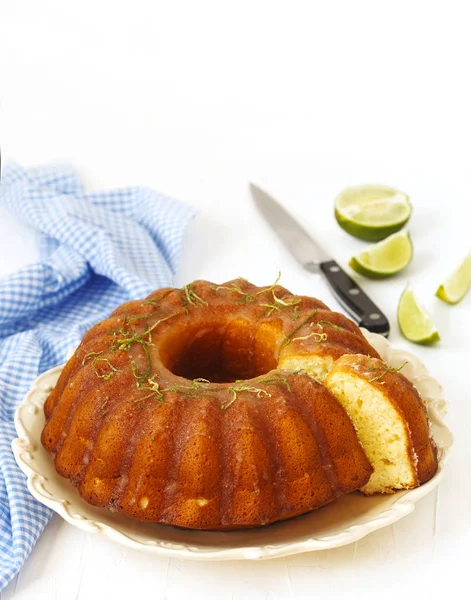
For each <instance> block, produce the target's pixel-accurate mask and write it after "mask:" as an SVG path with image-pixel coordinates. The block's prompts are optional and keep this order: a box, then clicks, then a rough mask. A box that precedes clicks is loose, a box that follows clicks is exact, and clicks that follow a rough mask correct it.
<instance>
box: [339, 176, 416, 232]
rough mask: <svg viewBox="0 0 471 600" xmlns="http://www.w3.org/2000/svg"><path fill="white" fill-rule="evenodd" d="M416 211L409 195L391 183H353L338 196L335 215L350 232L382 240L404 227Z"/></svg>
mask: <svg viewBox="0 0 471 600" xmlns="http://www.w3.org/2000/svg"><path fill="white" fill-rule="evenodd" d="M411 212H412V206H411V203H410V202H409V197H408V196H407V195H406V194H404V192H400V191H399V190H396V189H394V188H392V187H388V186H387V185H358V186H354V187H349V188H347V189H345V190H343V191H342V192H340V194H339V195H338V196H337V198H336V199H335V218H336V219H337V223H338V224H339V225H340V227H342V228H343V229H345V231H346V232H347V233H349V234H350V235H353V236H354V237H356V238H359V239H360V240H366V241H367V242H378V241H380V240H384V238H386V237H388V235H391V234H392V233H396V231H399V230H400V229H402V227H403V226H404V225H405V224H406V223H407V221H408V220H409V217H410V215H411Z"/></svg>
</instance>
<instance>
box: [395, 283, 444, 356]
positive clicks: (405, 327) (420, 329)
mask: <svg viewBox="0 0 471 600" xmlns="http://www.w3.org/2000/svg"><path fill="white" fill-rule="evenodd" d="M397 320H398V323H399V328H400V330H401V332H402V335H403V336H404V337H405V338H406V339H408V340H409V341H411V342H415V343H416V344H424V345H429V344H434V343H435V342H438V340H439V339H440V336H439V334H438V331H437V329H436V327H435V325H434V324H433V321H432V318H431V317H430V315H429V314H428V313H427V311H426V310H425V308H424V307H423V306H421V304H420V303H419V301H418V300H417V298H416V297H415V294H414V292H413V291H412V289H411V287H410V285H409V284H408V285H407V287H406V289H405V290H404V292H403V293H402V296H401V299H400V300H399V307H398V309H397Z"/></svg>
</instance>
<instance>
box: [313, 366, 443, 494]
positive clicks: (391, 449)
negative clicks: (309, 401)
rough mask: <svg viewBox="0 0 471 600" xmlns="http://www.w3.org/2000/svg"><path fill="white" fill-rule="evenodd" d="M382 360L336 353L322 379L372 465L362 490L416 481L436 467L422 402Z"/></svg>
mask: <svg viewBox="0 0 471 600" xmlns="http://www.w3.org/2000/svg"><path fill="white" fill-rule="evenodd" d="M398 371H399V369H393V368H390V367H388V365H386V363H384V362H383V361H381V360H379V359H376V358H371V357H369V356H364V355H361V354H346V355H344V356H342V357H341V358H339V359H338V360H337V361H336V362H335V363H334V365H333V367H332V369H331V371H330V372H329V374H328V375H327V377H326V379H325V382H324V384H325V385H326V386H327V387H328V388H329V389H330V390H331V392H332V393H333V394H334V395H335V396H336V397H337V399H338V400H339V401H340V402H341V403H342V405H343V406H344V407H345V409H346V411H347V413H348V414H349V416H350V419H351V420H352V422H353V425H354V426H355V429H356V430H357V434H358V437H359V440H360V442H361V444H362V445H363V448H364V450H365V452H366V454H367V456H368V458H369V460H370V462H371V464H372V466H373V468H374V473H373V475H372V476H371V478H370V480H369V482H368V483H367V484H366V485H365V486H364V487H363V488H362V492H364V493H365V494H367V495H370V494H376V493H383V494H389V493H392V492H394V491H395V490H400V489H408V488H413V487H416V486H418V485H420V484H422V483H424V482H426V481H428V480H429V479H431V478H432V477H433V475H434V474H435V472H436V470H437V456H436V449H435V444H434V442H433V440H432V438H431V434H430V429H429V421H428V417H427V411H426V407H425V404H424V402H423V400H422V398H421V397H420V395H419V393H418V391H417V390H416V388H415V387H414V386H413V385H412V383H411V382H410V381H409V380H408V379H407V378H406V377H404V376H403V375H402V374H401V373H399V372H398Z"/></svg>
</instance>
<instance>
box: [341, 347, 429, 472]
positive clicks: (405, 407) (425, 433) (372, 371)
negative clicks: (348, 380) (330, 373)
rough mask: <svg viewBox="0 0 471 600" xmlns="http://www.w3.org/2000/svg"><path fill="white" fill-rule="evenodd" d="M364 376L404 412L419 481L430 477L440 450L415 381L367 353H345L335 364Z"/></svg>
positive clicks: (401, 412)
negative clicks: (437, 448)
mask: <svg viewBox="0 0 471 600" xmlns="http://www.w3.org/2000/svg"><path fill="white" fill-rule="evenodd" d="M335 369H336V370H346V371H350V372H352V373H354V374H355V375H357V376H359V377H362V378H363V379H366V380H367V381H369V382H370V384H371V385H373V386H374V387H375V388H377V389H378V390H380V391H381V392H383V393H384V394H385V395H386V396H387V397H388V399H389V400H390V402H391V403H392V404H393V405H394V406H395V408H396V409H397V410H398V412H399V413H400V414H401V415H402V416H403V420H404V422H405V423H406V424H407V429H408V431H409V435H410V443H411V462H412V463H413V464H414V465H415V468H416V473H417V484H422V483H425V482H426V481H428V480H429V479H431V478H432V477H433V476H434V475H435V473H436V471H437V467H438V461H437V450H436V446H435V443H434V441H433V439H432V437H431V434H430V426H429V422H428V416H427V409H426V407H425V404H424V401H423V400H422V398H421V396H420V394H419V392H418V391H417V389H416V388H415V387H414V385H413V384H412V383H411V382H410V381H409V380H408V379H407V378H406V377H404V375H402V373H400V372H399V371H398V370H397V369H393V368H390V367H388V365H386V364H385V363H384V362H383V361H382V360H379V359H376V358H371V357H368V356H364V355H358V356H355V355H352V354H350V355H345V356H342V357H341V358H340V359H338V361H337V362H336V364H335Z"/></svg>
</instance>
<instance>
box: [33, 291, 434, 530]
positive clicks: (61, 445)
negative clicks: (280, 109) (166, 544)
mask: <svg viewBox="0 0 471 600" xmlns="http://www.w3.org/2000/svg"><path fill="white" fill-rule="evenodd" d="M346 354H354V355H355V358H354V360H355V361H358V360H359V359H358V356H360V357H361V355H367V356H369V357H373V358H379V357H378V355H377V353H376V351H375V350H374V349H373V348H372V347H371V346H370V345H369V343H368V342H367V341H366V339H365V338H364V337H363V335H362V333H361V331H360V329H359V328H358V327H357V326H356V325H355V324H354V323H353V322H352V321H350V320H349V319H348V318H346V317H345V316H343V315H341V314H339V313H336V312H332V311H331V310H329V309H328V308H327V306H326V305H325V304H323V303H322V302H320V301H319V300H316V299H314V298H309V297H305V296H296V295H293V294H291V293H290V292H288V291H287V290H286V289H284V288H283V287H281V286H279V285H277V284H274V285H272V286H267V287H261V288H259V287H256V286H254V285H252V284H250V283H249V282H248V281H246V280H244V279H236V280H234V281H230V282H228V283H225V284H223V285H215V284H212V283H210V282H207V281H195V282H193V283H192V284H189V285H186V286H185V287H184V288H182V289H173V288H172V289H170V288H168V289H161V290H157V291H156V292H154V293H152V294H151V295H150V296H149V297H148V298H146V299H145V300H142V301H132V302H128V303H126V304H123V305H122V306H120V307H119V308H118V309H117V310H116V311H115V312H114V313H113V314H112V315H111V317H110V318H109V319H106V320H105V321H103V322H101V323H99V324H97V325H95V326H94V327H92V329H90V330H89V331H88V333H87V334H86V335H85V337H84V338H83V340H82V342H81V344H80V346H79V347H78V348H77V350H76V352H75V353H74V355H73V356H72V358H71V359H70V360H69V361H68V363H67V364H66V366H65V367H64V369H63V371H62V373H61V376H60V378H59V380H58V382H57V384H56V386H55V388H54V389H53V390H52V392H51V394H50V395H49V397H48V398H47V400H46V403H45V407H44V411H45V415H46V425H45V427H44V430H43V433H42V443H43V445H44V447H45V448H46V450H47V451H49V452H50V453H51V454H52V455H53V457H54V460H55V467H56V469H57V471H58V473H59V474H61V475H62V476H64V477H67V478H69V479H70V481H71V482H72V483H73V484H74V485H75V486H77V488H78V491H79V493H80V495H81V496H82V497H83V498H84V499H85V500H86V501H88V502H89V503H91V504H93V505H96V506H101V507H107V508H109V509H111V510H114V511H119V512H120V513H122V514H124V515H127V516H130V517H134V518H137V519H141V520H147V521H153V522H156V523H164V524H170V525H176V526H180V527H187V528H193V529H215V530H224V529H234V528H240V527H254V526H259V525H264V524H268V523H272V522H275V521H279V520H282V519H287V518H290V517H293V516H296V515H300V514H302V513H305V512H308V511H310V510H313V509H315V508H318V507H320V506H322V505H324V504H326V503H328V502H331V501H332V500H334V499H335V498H337V497H338V496H340V495H341V494H345V493H348V492H351V491H354V490H357V489H360V488H363V489H366V488H365V486H367V484H368V482H369V481H370V476H371V474H372V473H373V468H372V466H371V462H370V460H372V459H371V458H370V460H368V458H367V455H366V453H365V450H364V448H363V446H362V444H361V443H360V441H359V439H358V436H357V433H356V430H355V427H354V424H352V421H351V419H350V418H349V416H348V414H347V411H346V410H345V408H344V407H343V406H342V402H339V401H338V400H337V399H336V397H335V395H334V393H332V391H330V390H329V389H328V388H327V387H326V386H324V385H323V384H322V383H321V382H322V381H323V380H324V379H325V377H326V375H327V373H328V372H329V371H331V370H332V368H333V365H334V363H335V364H338V362H337V363H336V362H335V361H338V359H340V358H341V357H343V356H344V355H346ZM368 360H370V359H368ZM355 364H356V363H355ZM368 364H370V363H368ZM402 379H403V378H401V380H402ZM330 381H331V383H332V381H333V380H332V378H330ZM389 381H390V380H389V379H387V382H389ZM373 383H374V382H373ZM391 386H392V387H393V383H391ZM334 388H335V386H334ZM379 388H382V382H381V385H379V383H378V384H377V385H376V386H375V389H379ZM387 389H388V391H389V384H388V388H387ZM391 389H392V388H391ZM406 389H407V390H413V387H412V386H411V385H410V384H408V385H407V387H406ZM334 391H335V393H337V390H336V389H335V390H334ZM405 393H406V392H404V394H405ZM411 393H413V394H414V393H415V392H411ZM414 399H415V396H414ZM398 402H399V401H398ZM401 408H402V406H401ZM347 410H348V407H347ZM354 423H355V421H354ZM412 425H414V423H412ZM411 437H412V438H414V435H411ZM414 439H415V438H414ZM414 444H415V442H414ZM414 448H415V451H416V453H417V456H418V460H419V462H420V460H421V454H420V453H419V450H418V448H416V446H415V445H414ZM411 455H412V452H411ZM427 473H430V470H429V471H427ZM427 476H428V475H427ZM418 480H419V481H422V480H423V478H422V475H420V476H419V478H418Z"/></svg>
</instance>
